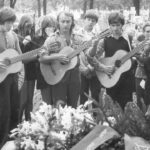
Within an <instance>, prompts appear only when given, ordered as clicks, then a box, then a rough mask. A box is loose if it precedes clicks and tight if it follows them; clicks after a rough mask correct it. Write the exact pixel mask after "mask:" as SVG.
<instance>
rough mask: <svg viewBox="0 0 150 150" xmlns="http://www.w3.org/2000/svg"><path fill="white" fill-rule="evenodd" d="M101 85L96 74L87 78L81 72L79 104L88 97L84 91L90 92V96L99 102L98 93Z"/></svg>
mask: <svg viewBox="0 0 150 150" xmlns="http://www.w3.org/2000/svg"><path fill="white" fill-rule="evenodd" d="M100 89H101V85H100V82H99V80H98V78H97V77H96V76H93V77H91V78H90V79H88V78H87V77H85V76H84V75H82V74H81V92H80V104H84V103H85V102H86V100H87V99H88V98H87V97H86V96H85V94H84V93H87V94H89V91H90V92H91V97H92V98H93V99H95V100H96V101H97V102H99V93H100Z"/></svg>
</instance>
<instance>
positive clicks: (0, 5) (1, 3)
mask: <svg viewBox="0 0 150 150" xmlns="http://www.w3.org/2000/svg"><path fill="white" fill-rule="evenodd" d="M3 6H4V0H0V8H2V7H3Z"/></svg>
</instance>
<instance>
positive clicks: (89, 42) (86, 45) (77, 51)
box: [68, 40, 92, 59]
mask: <svg viewBox="0 0 150 150" xmlns="http://www.w3.org/2000/svg"><path fill="white" fill-rule="evenodd" d="M91 45H92V40H90V41H88V42H86V43H84V44H83V45H80V46H78V47H77V49H76V50H75V51H74V52H73V53H72V54H70V55H69V56H68V57H69V59H71V58H73V57H75V56H77V55H78V54H80V52H81V51H83V50H85V49H87V48H88V47H90V46H91Z"/></svg>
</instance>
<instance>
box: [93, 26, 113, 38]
mask: <svg viewBox="0 0 150 150" xmlns="http://www.w3.org/2000/svg"><path fill="white" fill-rule="evenodd" d="M111 34H112V33H111V31H110V29H106V30H104V31H102V32H101V33H100V34H98V35H97V36H96V37H95V38H96V39H99V40H101V39H103V38H105V37H108V36H110V35H111Z"/></svg>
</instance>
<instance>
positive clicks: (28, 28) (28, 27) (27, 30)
mask: <svg viewBox="0 0 150 150" xmlns="http://www.w3.org/2000/svg"><path fill="white" fill-rule="evenodd" d="M24 30H25V34H26V35H30V34H31V30H32V24H31V23H26V24H25V25H24Z"/></svg>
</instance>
